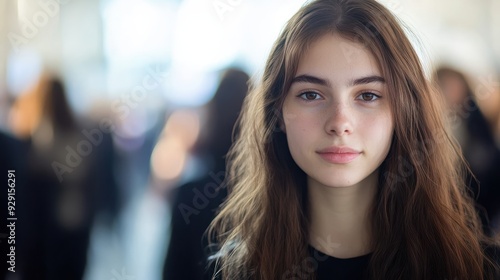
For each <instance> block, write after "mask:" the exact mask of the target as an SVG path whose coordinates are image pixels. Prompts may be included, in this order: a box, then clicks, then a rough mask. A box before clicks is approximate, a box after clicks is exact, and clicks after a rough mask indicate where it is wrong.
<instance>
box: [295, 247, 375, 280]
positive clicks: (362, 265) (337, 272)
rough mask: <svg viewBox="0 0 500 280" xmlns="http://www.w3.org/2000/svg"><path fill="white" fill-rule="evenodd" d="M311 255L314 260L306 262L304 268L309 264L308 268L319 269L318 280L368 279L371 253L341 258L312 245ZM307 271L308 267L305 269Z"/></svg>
mask: <svg viewBox="0 0 500 280" xmlns="http://www.w3.org/2000/svg"><path fill="white" fill-rule="evenodd" d="M310 251H311V256H312V258H313V260H314V261H313V260H310V261H309V262H307V265H305V264H306V263H304V268H306V267H307V266H309V268H308V269H310V270H312V269H314V268H316V265H317V268H316V269H315V271H317V274H316V279H317V280H330V279H336V280H362V279H363V280H364V279H367V273H368V263H369V262H370V257H371V254H367V255H363V256H359V257H354V258H348V259H339V258H335V257H332V256H328V255H325V254H324V253H322V252H320V251H318V250H316V249H315V248H313V247H310ZM303 270H305V271H307V269H303Z"/></svg>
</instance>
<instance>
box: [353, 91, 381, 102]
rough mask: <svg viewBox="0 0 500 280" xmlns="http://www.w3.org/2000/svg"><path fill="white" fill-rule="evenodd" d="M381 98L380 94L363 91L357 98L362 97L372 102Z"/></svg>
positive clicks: (363, 99)
mask: <svg viewBox="0 0 500 280" xmlns="http://www.w3.org/2000/svg"><path fill="white" fill-rule="evenodd" d="M379 98H380V95H377V94H375V93H373V92H363V93H362V94H360V95H359V96H358V98H357V99H361V100H362V101H366V102H372V101H375V100H377V99H379Z"/></svg>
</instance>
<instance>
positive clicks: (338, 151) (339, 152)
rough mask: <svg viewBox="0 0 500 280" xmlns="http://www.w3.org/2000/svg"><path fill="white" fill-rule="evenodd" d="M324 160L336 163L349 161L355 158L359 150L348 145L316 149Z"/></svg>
mask: <svg viewBox="0 0 500 280" xmlns="http://www.w3.org/2000/svg"><path fill="white" fill-rule="evenodd" d="M316 153H318V155H319V156H320V157H321V158H323V159H324V160H325V161H327V162H330V163H336V164H343V163H349V162H351V161H353V160H355V159H356V158H357V157H358V156H359V155H360V154H361V152H360V151H358V150H355V149H352V148H349V147H337V146H334V147H328V148H325V149H321V150H319V151H317V152H316Z"/></svg>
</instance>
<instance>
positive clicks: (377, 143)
mask: <svg viewBox="0 0 500 280" xmlns="http://www.w3.org/2000/svg"><path fill="white" fill-rule="evenodd" d="M358 129H361V133H362V134H363V139H367V140H368V143H367V144H368V145H370V146H372V147H375V148H376V150H378V151H379V152H380V153H386V152H387V151H388V149H389V146H390V144H391V140H392V136H393V131H394V124H393V120H392V117H391V116H390V114H382V115H379V116H377V117H371V118H367V119H365V120H364V121H363V123H362V124H361V125H360V127H359V128H358Z"/></svg>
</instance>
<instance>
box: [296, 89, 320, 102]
mask: <svg viewBox="0 0 500 280" xmlns="http://www.w3.org/2000/svg"><path fill="white" fill-rule="evenodd" d="M299 97H300V98H302V99H304V100H308V101H312V100H316V99H320V95H319V94H318V93H316V92H313V91H308V92H304V93H301V94H300V95H299Z"/></svg>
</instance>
